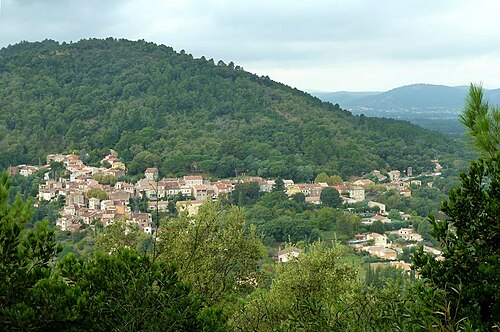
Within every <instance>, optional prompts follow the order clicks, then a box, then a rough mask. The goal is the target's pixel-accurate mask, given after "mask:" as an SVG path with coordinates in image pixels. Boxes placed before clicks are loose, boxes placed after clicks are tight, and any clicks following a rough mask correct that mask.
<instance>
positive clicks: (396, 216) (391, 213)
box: [387, 209, 401, 220]
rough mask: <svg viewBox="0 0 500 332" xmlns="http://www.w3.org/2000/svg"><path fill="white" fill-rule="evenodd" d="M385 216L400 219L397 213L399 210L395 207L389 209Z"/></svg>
mask: <svg viewBox="0 0 500 332" xmlns="http://www.w3.org/2000/svg"><path fill="white" fill-rule="evenodd" d="M387 217H388V218H389V219H391V220H401V215H400V214H399V211H398V210H396V209H391V210H390V211H389V213H388V215H387Z"/></svg>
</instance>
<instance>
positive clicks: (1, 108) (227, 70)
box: [0, 38, 462, 181]
mask: <svg viewBox="0 0 500 332" xmlns="http://www.w3.org/2000/svg"><path fill="white" fill-rule="evenodd" d="M109 148H113V149H114V150H116V151H117V152H118V154H119V156H120V158H121V159H122V160H123V161H125V162H126V163H127V164H128V166H129V172H130V173H131V174H137V173H141V172H143V171H144V169H145V168H146V167H149V166H152V165H157V166H158V167H159V168H160V172H162V173H163V174H164V175H170V174H176V175H180V174H183V173H186V172H191V171H199V172H205V173H209V174H212V175H215V176H220V177H225V176H233V175H236V174H241V173H248V174H258V175H261V176H282V177H291V178H294V179H296V180H300V181H307V180H310V179H312V178H313V177H314V175H315V174H317V173H318V172H320V171H327V172H329V173H339V174H341V175H343V176H347V175H352V174H359V173H362V172H366V171H369V170H372V169H374V168H380V169H388V168H398V169H403V168H404V167H406V166H409V165H412V166H413V167H414V169H415V170H416V171H418V170H425V169H427V168H428V167H429V166H430V164H429V160H430V159H434V158H436V157H438V156H439V157H440V158H441V159H443V158H444V159H445V160H450V162H451V160H452V159H453V158H454V155H457V154H460V153H461V151H462V146H461V145H458V144H456V143H455V142H454V141H453V140H452V139H451V138H449V137H447V136H444V135H440V134H438V133H436V132H431V131H428V130H424V129H421V128H419V127H417V126H414V125H411V124H409V123H405V122H400V121H394V120H387V119H376V118H368V117H364V116H353V115H351V113H350V112H347V111H344V110H342V109H340V108H339V107H338V106H334V105H332V104H330V103H322V102H321V101H320V100H319V99H317V98H315V97H312V96H310V95H308V94H306V93H304V92H301V91H299V90H296V89H292V88H290V87H288V86H285V85H283V84H279V83H276V82H273V81H272V80H270V79H269V78H268V77H258V76H256V75H253V74H251V73H248V72H245V71H244V70H243V69H242V68H240V67H238V66H235V65H234V64H233V63H229V64H224V63H223V62H222V61H219V62H218V63H216V62H214V61H213V60H212V59H210V60H207V59H205V58H201V59H195V58H193V57H192V56H191V55H189V54H186V53H185V52H184V51H181V52H180V53H177V52H175V51H174V50H173V49H172V48H170V47H167V46H164V45H156V44H153V43H147V42H144V41H137V42H132V41H126V40H116V39H112V38H109V39H106V40H97V39H92V40H82V41H80V42H77V43H71V44H67V43H62V44H59V43H57V42H54V41H44V42H38V43H28V42H23V43H20V44H17V45H14V46H10V47H8V48H4V49H2V50H0V149H1V151H2V153H1V154H0V167H7V166H9V165H15V164H20V163H34V164H38V162H39V160H43V158H44V157H45V155H46V154H47V153H54V152H63V151H69V150H77V151H78V153H79V154H80V155H81V157H82V159H83V160H84V161H85V162H87V163H97V162H98V161H99V160H100V159H101V158H102V157H103V156H104V154H106V153H107V152H108V151H109Z"/></svg>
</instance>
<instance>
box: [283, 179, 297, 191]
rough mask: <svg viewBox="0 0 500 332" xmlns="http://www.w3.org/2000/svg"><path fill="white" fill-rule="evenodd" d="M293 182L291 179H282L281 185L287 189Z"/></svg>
mask: <svg viewBox="0 0 500 332" xmlns="http://www.w3.org/2000/svg"><path fill="white" fill-rule="evenodd" d="M294 184H295V182H293V180H283V185H284V186H285V189H287V188H288V187H290V186H293V185H294Z"/></svg>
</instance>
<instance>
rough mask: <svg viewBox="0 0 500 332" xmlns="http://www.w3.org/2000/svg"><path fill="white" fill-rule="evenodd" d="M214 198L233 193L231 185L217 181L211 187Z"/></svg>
mask: <svg viewBox="0 0 500 332" xmlns="http://www.w3.org/2000/svg"><path fill="white" fill-rule="evenodd" d="M212 188H213V191H214V193H215V196H216V197H219V196H220V194H227V195H229V194H230V193H231V192H232V191H233V185H232V184H231V183H230V182H223V181H217V182H215V183H214V184H213V185H212Z"/></svg>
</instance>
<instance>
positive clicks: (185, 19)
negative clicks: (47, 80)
mask: <svg viewBox="0 0 500 332" xmlns="http://www.w3.org/2000/svg"><path fill="white" fill-rule="evenodd" d="M0 4H1V9H0V47H6V46H8V45H9V44H15V43H18V42H20V41H22V40H27V41H40V40H44V39H54V40H57V41H61V42H62V41H66V42H70V41H73V42H76V41H78V40H80V39H82V38H106V37H116V38H126V39H131V40H137V39H144V40H146V41H151V42H155V43H157V44H165V45H168V46H172V47H173V48H174V49H176V50H178V51H180V50H182V49H184V50H185V51H186V52H187V53H191V54H193V56H195V57H201V56H205V57H207V58H213V59H214V60H216V62H217V61H218V60H223V61H224V62H226V63H228V62H229V61H233V62H234V63H235V64H237V65H240V66H242V67H243V68H244V69H245V70H247V71H250V72H253V73H257V74H259V75H268V76H269V77H271V78H272V79H273V80H276V81H279V82H282V83H285V84H287V85H290V86H292V87H296V88H298V89H301V90H307V91H385V90H389V89H392V88H395V87H398V86H402V85H408V84H413V83H429V84H444V85H451V86H454V85H468V84H469V83H471V82H475V83H478V82H482V83H483V85H484V86H485V87H487V88H500V19H498V16H499V14H500V1H497V0H491V1H488V0H476V1H461V0H439V1H436V0H399V1H394V0H317V1H316V0H309V1H305V0H302V1H295V0H252V1H246V0H238V1H237V0H233V1H225V0H206V1H201V0H197V1H195V0H165V1H160V0H136V1H133V0H0Z"/></svg>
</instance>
